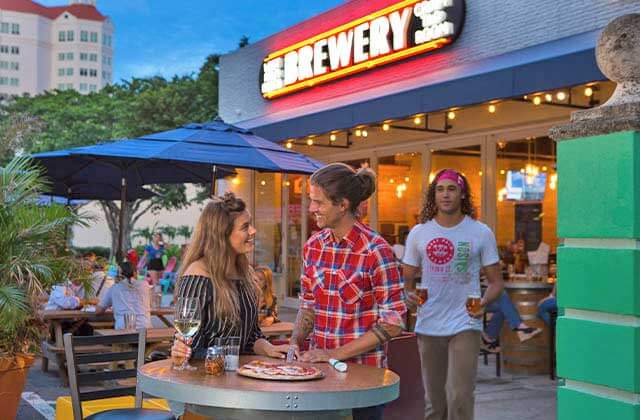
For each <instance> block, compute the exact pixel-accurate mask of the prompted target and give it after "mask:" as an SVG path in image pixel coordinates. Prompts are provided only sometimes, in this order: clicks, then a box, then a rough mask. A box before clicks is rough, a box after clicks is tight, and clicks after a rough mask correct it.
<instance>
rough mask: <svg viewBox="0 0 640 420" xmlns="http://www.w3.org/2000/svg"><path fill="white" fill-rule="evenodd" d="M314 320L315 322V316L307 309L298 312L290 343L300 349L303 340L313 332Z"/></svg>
mask: <svg viewBox="0 0 640 420" xmlns="http://www.w3.org/2000/svg"><path fill="white" fill-rule="evenodd" d="M314 320H315V315H314V313H313V311H311V310H309V309H300V310H298V315H297V316H296V322H295V324H294V326H293V333H291V342H292V343H295V344H297V345H298V346H300V347H302V344H303V343H304V340H305V339H306V338H307V337H308V336H309V334H311V332H312V331H313V323H314Z"/></svg>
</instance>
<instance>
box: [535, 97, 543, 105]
mask: <svg viewBox="0 0 640 420" xmlns="http://www.w3.org/2000/svg"><path fill="white" fill-rule="evenodd" d="M541 102H542V99H540V97H539V96H536V97H535V98H533V104H534V105H540V103H541Z"/></svg>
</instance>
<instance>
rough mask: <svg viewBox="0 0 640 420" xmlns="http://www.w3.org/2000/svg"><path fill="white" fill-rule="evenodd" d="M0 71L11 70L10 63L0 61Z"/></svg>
mask: <svg viewBox="0 0 640 420" xmlns="http://www.w3.org/2000/svg"><path fill="white" fill-rule="evenodd" d="M0 70H9V62H8V61H0Z"/></svg>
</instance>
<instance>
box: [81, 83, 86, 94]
mask: <svg viewBox="0 0 640 420" xmlns="http://www.w3.org/2000/svg"><path fill="white" fill-rule="evenodd" d="M86 91H87V84H86V83H80V92H86Z"/></svg>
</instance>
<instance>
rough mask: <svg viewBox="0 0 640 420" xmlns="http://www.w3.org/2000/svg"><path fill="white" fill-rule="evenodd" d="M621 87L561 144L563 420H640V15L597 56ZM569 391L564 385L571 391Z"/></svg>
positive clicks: (624, 21)
mask: <svg viewBox="0 0 640 420" xmlns="http://www.w3.org/2000/svg"><path fill="white" fill-rule="evenodd" d="M596 55H597V60H598V66H599V67H600V69H601V70H602V72H603V73H604V74H605V75H606V76H607V77H608V78H609V79H611V80H613V81H614V82H616V83H617V88H616V90H615V93H614V94H613V96H612V97H611V99H610V100H609V101H608V102H607V103H605V104H604V105H602V106H600V107H598V108H594V109H590V110H585V111H578V112H575V113H573V114H572V116H571V121H570V122H569V123H567V124H565V125H561V126H558V127H555V128H553V129H552V130H551V133H550V135H551V137H552V138H554V139H555V140H556V141H557V142H558V236H559V237H562V238H564V245H563V246H562V247H559V248H558V273H559V274H558V306H559V308H560V312H561V314H562V313H563V315H562V316H560V317H559V319H558V324H557V342H556V348H557V362H558V365H557V366H558V376H559V377H561V378H564V379H563V380H561V381H560V386H559V387H558V419H559V420H574V419H580V420H588V419H593V420H596V419H598V420H599V419H616V420H632V419H633V420H637V419H640V14H632V15H626V16H622V17H619V18H617V19H615V20H613V21H612V22H611V23H609V25H608V26H607V27H606V28H605V30H604V31H603V33H602V35H601V36H600V39H599V40H598V45H597V48H596ZM563 382H564V383H563Z"/></svg>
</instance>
